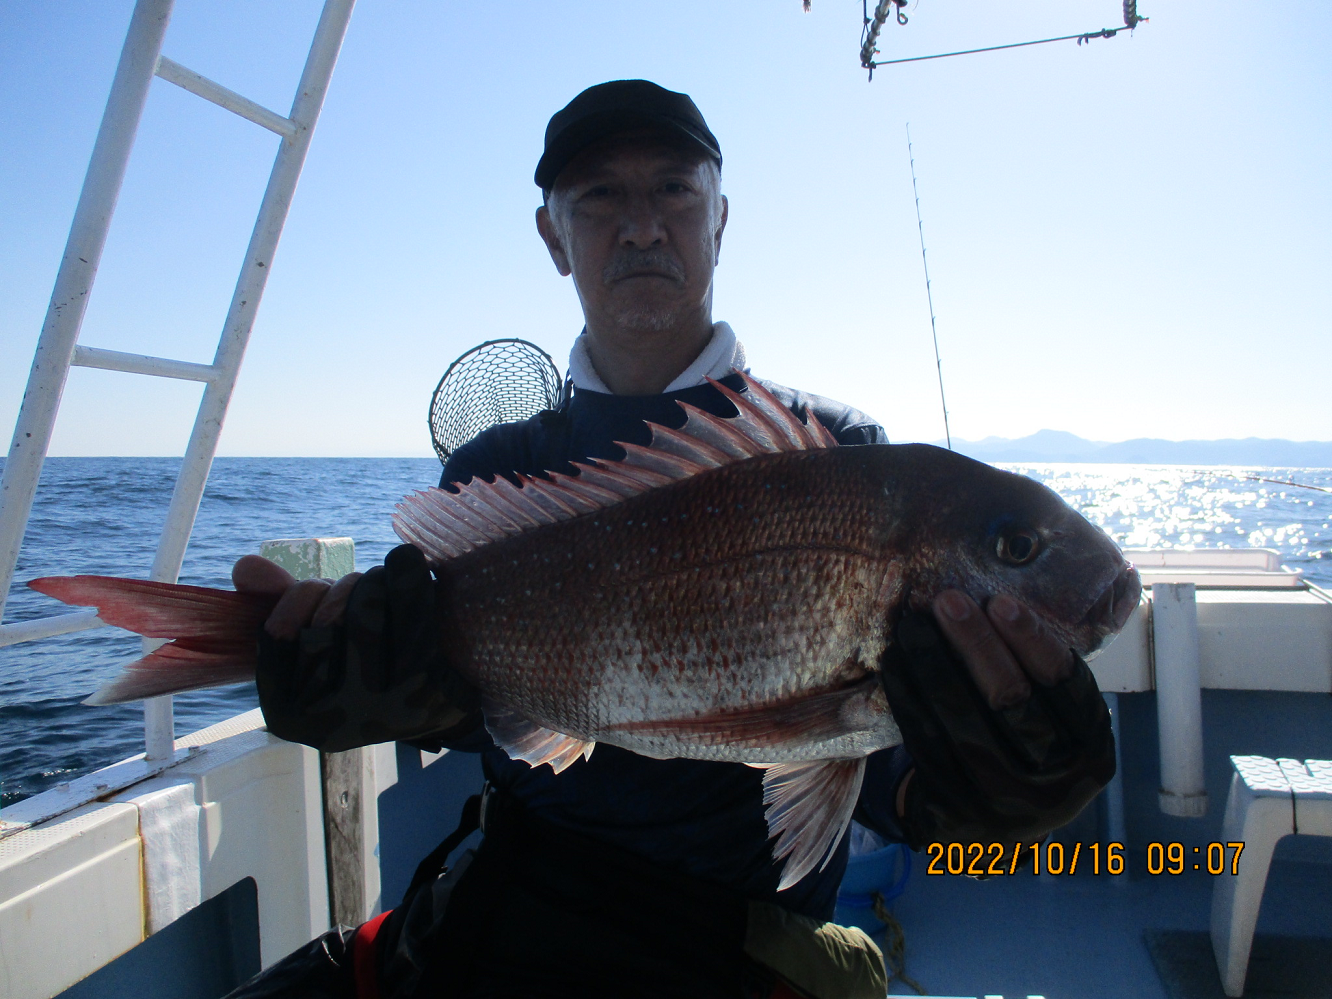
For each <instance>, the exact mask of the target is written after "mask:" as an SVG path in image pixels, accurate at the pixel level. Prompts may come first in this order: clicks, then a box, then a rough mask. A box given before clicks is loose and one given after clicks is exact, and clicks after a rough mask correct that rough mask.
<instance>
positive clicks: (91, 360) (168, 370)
mask: <svg viewBox="0 0 1332 999" xmlns="http://www.w3.org/2000/svg"><path fill="white" fill-rule="evenodd" d="M70 363H71V364H74V365H76V366H78V367H80V368H105V369H106V370H107V371H128V372H131V373H132V374H136V375H156V376H157V377H159V378H183V379H185V380H186V381H191V382H211V381H212V380H213V379H214V378H216V377H217V368H215V367H213V366H212V365H211V364H195V363H194V362H193V361H173V360H171V358H169V357H150V356H148V355H147V354H126V353H123V352H121V351H119V350H103V349H102V348H100V347H85V346H83V345H82V344H79V345H78V346H76V347H75V348H74V359H73V360H72V361H71V362H70Z"/></svg>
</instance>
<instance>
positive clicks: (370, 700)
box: [231, 545, 477, 752]
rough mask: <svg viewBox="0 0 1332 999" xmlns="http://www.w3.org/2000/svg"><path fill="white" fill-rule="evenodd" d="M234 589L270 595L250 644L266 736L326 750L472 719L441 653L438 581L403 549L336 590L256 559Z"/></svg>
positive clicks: (463, 686)
mask: <svg viewBox="0 0 1332 999" xmlns="http://www.w3.org/2000/svg"><path fill="white" fill-rule="evenodd" d="M231 576H232V581H233V582H234V583H235V585H236V589H238V590H244V591H248V592H252V593H267V594H270V595H273V596H277V597H278V602H277V605H276V606H275V607H274V608H273V611H272V613H271V614H270V615H269V617H268V620H267V621H266V622H265V624H264V628H263V631H262V632H260V634H259V656H258V665H257V669H256V677H255V679H256V681H257V683H258V687H259V704H260V707H262V708H263V712H264V720H265V721H266V722H267V724H268V729H269V731H270V732H272V733H273V734H274V735H277V736H279V737H281V738H283V739H287V740H289V741H291V742H300V743H304V744H305V745H307V746H314V747H315V748H317V749H321V750H325V751H327V752H336V751H340V750H345V749H352V748H355V747H356V746H367V745H370V744H372V743H377V742H389V741H393V740H398V739H417V738H422V737H424V736H429V735H434V734H436V733H441V732H443V731H445V730H450V729H452V730H455V731H461V730H463V729H466V728H469V727H471V726H472V725H473V724H474V723H475V721H476V717H477V716H476V708H477V694H476V692H475V690H473V689H472V687H471V686H470V685H469V684H468V683H466V681H464V680H463V679H462V678H461V677H459V676H458V675H457V674H456V673H455V672H454V671H453V670H452V669H451V668H450V667H449V665H448V663H447V661H446V660H445V658H444V655H443V653H442V651H441V648H440V638H441V634H440V621H439V619H438V615H437V614H436V612H435V601H436V597H435V582H434V579H433V577H432V576H431V574H430V569H429V567H428V566H427V565H426V561H425V556H423V555H422V554H421V552H420V551H419V550H418V549H416V548H414V547H412V546H411V545H399V546H398V547H397V548H395V549H393V550H392V551H391V552H389V554H388V556H387V557H386V558H385V559H384V565H382V566H376V567H375V568H373V569H371V570H370V571H369V572H366V573H364V574H362V573H359V572H356V573H351V574H350V575H347V576H343V577H342V578H341V579H339V580H338V581H337V582H332V581H330V580H326V579H306V580H301V581H299V582H297V581H296V580H295V579H294V578H293V577H292V576H291V574H290V573H288V572H287V571H286V570H284V569H282V568H281V567H280V566H278V565H277V564H275V563H273V562H270V561H268V560H267V559H264V558H260V557H258V556H255V555H247V556H245V557H244V558H242V559H240V560H239V561H238V562H237V563H236V565H235V567H234V568H233V569H232V573H231Z"/></svg>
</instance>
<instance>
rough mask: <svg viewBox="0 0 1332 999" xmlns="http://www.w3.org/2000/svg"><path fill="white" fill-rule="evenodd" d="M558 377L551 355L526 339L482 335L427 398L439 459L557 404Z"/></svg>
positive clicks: (558, 373) (432, 436)
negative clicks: (490, 430) (503, 425)
mask: <svg viewBox="0 0 1332 999" xmlns="http://www.w3.org/2000/svg"><path fill="white" fill-rule="evenodd" d="M562 388H563V379H562V378H561V377H560V372H559V369H558V368H556V367H555V362H554V361H552V360H551V358H550V355H549V354H547V353H546V352H545V351H544V350H542V349H541V348H540V347H538V346H537V345H536V344H534V343H528V342H527V341H526V340H517V339H511V340H487V341H486V342H485V343H483V344H481V345H480V346H479V347H473V348H472V349H471V350H469V351H468V352H467V353H465V354H463V355H462V356H461V357H460V358H458V359H457V360H456V361H454V362H453V363H452V364H450V365H449V368H448V370H447V371H445V372H444V377H443V378H441V379H440V380H439V384H438V385H437V386H436V387H435V392H434V394H433V395H432V396H431V397H430V438H431V441H432V442H433V443H434V445H435V453H436V454H437V455H439V460H440V461H441V462H443V461H447V460H448V457H449V455H450V454H452V453H453V452H454V450H455V449H456V448H457V447H458V446H459V445H461V444H465V443H467V441H470V440H471V439H472V438H473V437H475V436H476V435H477V434H479V433H480V432H481V431H483V430H485V429H487V428H489V427H493V426H494V425H495V424H497V423H512V422H514V421H516V420H526V419H527V418H528V417H531V416H535V415H536V414H537V413H539V412H541V411H542V410H543V409H554V408H555V406H556V405H557V404H558V403H559V400H560V395H561V390H562Z"/></svg>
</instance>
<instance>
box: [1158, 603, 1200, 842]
mask: <svg viewBox="0 0 1332 999" xmlns="http://www.w3.org/2000/svg"><path fill="white" fill-rule="evenodd" d="M1152 647H1153V649H1154V651H1155V662H1156V728H1157V735H1158V738H1159V740H1160V746H1161V790H1160V794H1159V795H1158V800H1159V803H1160V807H1161V811H1162V812H1164V813H1165V814H1166V815H1176V816H1180V817H1181V818H1197V817H1199V816H1202V815H1205V814H1207V785H1206V783H1205V782H1204V779H1203V733H1202V677H1201V671H1202V667H1201V662H1200V660H1199V654H1198V605H1197V596H1196V587H1195V586H1194V584H1193V583H1156V584H1154V585H1153V586H1152Z"/></svg>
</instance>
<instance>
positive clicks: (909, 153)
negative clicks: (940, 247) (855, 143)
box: [906, 122, 953, 451]
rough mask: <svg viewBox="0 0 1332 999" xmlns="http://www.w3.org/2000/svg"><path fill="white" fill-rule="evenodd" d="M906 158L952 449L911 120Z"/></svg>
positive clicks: (946, 435) (947, 435) (946, 433)
mask: <svg viewBox="0 0 1332 999" xmlns="http://www.w3.org/2000/svg"><path fill="white" fill-rule="evenodd" d="M906 134H907V159H908V160H910V161H911V193H912V195H914V196H915V199H916V230H917V231H918V232H919V233H920V262H921V264H922V265H923V267H924V268H925V301H927V302H928V303H929V305H930V335H931V336H932V337H934V367H935V369H936V370H937V371H938V373H939V405H940V406H942V407H943V419H944V439H945V440H946V441H947V442H948V450H950V451H951V450H953V435H952V433H951V432H950V431H949V429H948V400H947V399H945V398H944V384H943V361H942V360H940V358H939V330H938V329H937V328H936V326H935V323H934V294H933V292H932V291H931V290H930V262H929V260H928V259H927V258H926V256H925V223H924V222H923V221H921V217H920V192H919V191H918V190H916V155H915V152H914V151H913V150H912V148H911V122H907V126H906Z"/></svg>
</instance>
